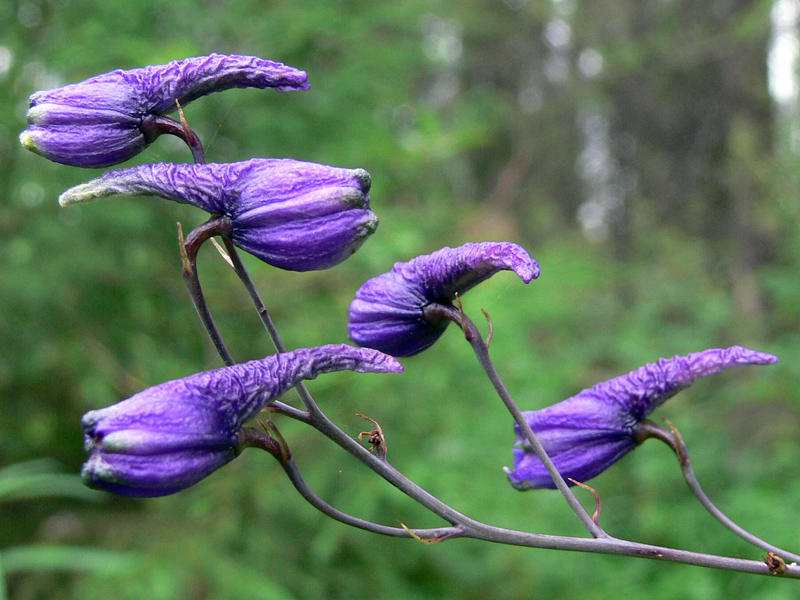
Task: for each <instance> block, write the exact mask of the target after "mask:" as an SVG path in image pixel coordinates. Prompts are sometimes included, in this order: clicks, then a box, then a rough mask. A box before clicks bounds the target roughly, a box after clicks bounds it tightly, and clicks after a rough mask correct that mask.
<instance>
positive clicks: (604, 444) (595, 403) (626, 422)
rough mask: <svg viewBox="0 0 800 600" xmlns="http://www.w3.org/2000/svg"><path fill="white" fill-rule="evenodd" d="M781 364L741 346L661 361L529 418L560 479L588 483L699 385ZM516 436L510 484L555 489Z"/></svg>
mask: <svg viewBox="0 0 800 600" xmlns="http://www.w3.org/2000/svg"><path fill="white" fill-rule="evenodd" d="M776 362H778V359H777V357H775V356H773V355H771V354H767V353H765V352H757V351H754V350H748V349H747V348H742V347H741V346H733V347H731V348H727V349H713V350H706V351H704V352H696V353H694V354H689V355H687V356H675V357H673V358H662V359H660V360H659V361H658V362H655V363H650V364H647V365H644V366H643V367H640V368H638V369H636V370H635V371H631V372H630V373H628V374H627V375H623V376H621V377H616V378H614V379H611V380H609V381H606V382H603V383H600V384H598V385H596V386H594V387H592V388H589V389H587V390H583V391H582V392H580V393H579V394H577V395H576V396H573V397H572V398H568V399H567V400H564V401H562V402H559V403H558V404H554V405H553V406H549V407H547V408H543V409H540V410H536V411H532V412H526V413H524V415H525V419H526V420H527V422H528V424H529V425H530V426H531V429H533V431H534V433H535V434H536V435H537V437H538V438H539V441H540V442H541V443H542V445H543V446H544V449H545V450H546V451H547V454H548V455H549V456H550V458H551V459H552V460H553V463H554V464H555V466H556V468H557V469H558V471H559V472H560V473H561V475H562V476H563V477H564V478H565V479H568V478H572V479H575V480H577V481H581V482H584V481H587V480H589V479H591V478H592V477H595V476H597V475H599V474H600V473H602V472H603V471H605V470H606V469H607V468H608V467H610V466H611V465H613V464H614V463H615V462H617V461H618V460H619V459H620V458H622V457H623V456H624V455H625V454H627V453H628V452H630V451H631V450H633V448H634V447H635V446H636V443H635V441H634V437H633V433H634V432H633V428H634V427H635V426H636V424H637V423H639V421H641V420H642V419H644V418H645V417H646V416H647V415H649V414H650V413H651V412H652V411H653V410H654V409H655V408H657V407H658V406H659V405H661V404H662V403H664V402H665V401H666V400H668V399H669V398H671V397H672V396H674V395H675V394H676V393H678V392H679V391H681V390H684V389H686V388H687V387H689V386H690V385H692V384H693V383H694V382H695V381H696V380H697V379H699V378H701V377H707V376H709V375H715V374H717V373H719V372H721V371H723V370H724V369H727V368H728V367H735V366H740V365H765V364H772V363H776ZM516 432H517V438H516V445H517V446H520V447H518V448H515V449H514V470H510V469H509V470H507V472H508V477H509V481H510V482H511V484H512V485H513V486H514V487H516V488H517V489H522V490H524V489H536V488H555V484H554V483H553V480H552V479H551V478H550V475H549V474H548V473H547V470H546V469H545V467H544V465H543V464H542V462H541V461H540V460H539V458H538V457H537V456H536V455H535V454H534V453H533V451H532V450H530V449H529V448H528V447H527V444H526V443H525V441H524V440H523V437H522V435H521V434H520V431H519V427H517V428H516ZM568 483H569V482H568Z"/></svg>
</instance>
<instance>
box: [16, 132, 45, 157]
mask: <svg viewBox="0 0 800 600" xmlns="http://www.w3.org/2000/svg"><path fill="white" fill-rule="evenodd" d="M19 143H20V144H22V147H23V148H25V149H26V150H30V151H31V152H34V153H36V154H39V153H40V152H39V147H38V146H37V145H36V140H34V139H33V136H32V135H31V132H30V131H27V130H25V131H23V132H22V133H20V134H19Z"/></svg>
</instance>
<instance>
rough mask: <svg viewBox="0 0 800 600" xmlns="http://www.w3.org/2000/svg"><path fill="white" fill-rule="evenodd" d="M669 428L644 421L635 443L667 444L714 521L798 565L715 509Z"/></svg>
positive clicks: (796, 559)
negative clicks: (659, 442)
mask: <svg viewBox="0 0 800 600" xmlns="http://www.w3.org/2000/svg"><path fill="white" fill-rule="evenodd" d="M670 427H671V431H669V430H667V429H665V428H664V427H662V426H661V425H659V424H658V423H655V422H653V421H651V420H649V419H644V420H643V421H641V422H640V423H639V424H638V425H637V426H636V428H635V432H636V441H637V443H641V442H643V441H644V440H645V439H647V438H650V437H652V438H655V439H658V440H660V441H662V442H664V443H665V444H667V445H668V446H669V447H670V448H672V450H673V451H674V452H675V455H676V456H677V457H678V462H679V463H680V465H681V472H682V473H683V478H684V480H685V481H686V485H687V486H689V489H690V490H691V491H692V493H693V494H694V495H695V497H697V499H698V500H699V501H700V504H702V505H703V506H704V507H705V509H706V510H707V511H708V512H710V513H711V514H712V515H713V516H714V518H715V519H717V520H718V521H719V522H720V523H722V524H723V525H724V526H725V527H727V528H728V529H730V530H731V531H732V532H733V533H735V534H736V535H738V536H739V537H740V538H742V539H743V540H745V541H746V542H748V543H750V544H753V545H754V546H756V547H758V548H761V549H762V550H767V551H768V552H774V553H775V554H778V555H779V556H780V557H781V558H783V559H788V560H791V561H794V562H797V563H800V556H799V555H797V554H794V553H792V552H788V551H786V550H783V549H782V548H778V547H777V546H773V545H772V544H770V543H768V542H765V541H764V540H762V539H761V538H759V537H756V536H755V535H753V534H752V533H750V532H749V531H747V530H746V529H743V528H742V527H740V526H739V525H737V524H736V523H734V522H733V521H732V520H731V519H730V518H728V516H727V515H725V513H723V512H722V511H721V510H720V509H719V508H717V507H716V505H715V504H714V503H713V502H711V499H710V498H709V497H708V496H707V495H706V493H705V492H704V491H703V488H701V487H700V483H699V482H698V481H697V476H696V475H695V473H694V469H693V468H692V463H691V461H690V460H689V451H688V449H687V448H686V444H685V443H684V441H683V437H682V436H681V434H680V432H678V430H677V429H676V428H675V427H674V426H673V425H672V424H671V423H670Z"/></svg>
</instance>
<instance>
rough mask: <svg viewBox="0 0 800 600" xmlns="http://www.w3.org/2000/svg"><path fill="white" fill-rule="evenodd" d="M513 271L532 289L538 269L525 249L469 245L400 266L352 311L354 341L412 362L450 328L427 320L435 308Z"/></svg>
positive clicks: (364, 292) (367, 290) (361, 293)
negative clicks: (428, 309) (530, 285)
mask: <svg viewBox="0 0 800 600" xmlns="http://www.w3.org/2000/svg"><path fill="white" fill-rule="evenodd" d="M504 270H505V271H514V272H515V273H516V274H517V275H519V276H520V278H521V279H522V281H524V282H525V283H529V282H530V281H531V280H532V279H536V278H537V277H538V276H539V265H538V264H537V263H536V261H535V260H533V259H532V258H531V257H530V256H529V255H528V253H527V252H526V251H525V249H524V248H522V247H520V246H518V245H516V244H511V243H508V242H482V243H477V244H474V243H473V244H464V245H463V246H460V247H458V248H442V249H441V250H438V251H436V252H434V253H433V254H430V255H426V256H418V257H417V258H414V259H412V260H410V261H409V262H407V263H396V264H395V265H394V268H393V269H392V270H391V271H389V272H388V273H384V274H383V275H379V276H378V277H374V278H373V279H370V280H369V281H367V282H366V283H365V284H364V285H362V286H361V288H360V289H359V290H358V292H356V297H355V300H353V302H352V304H351V305H350V313H349V315H350V317H349V321H350V322H349V324H348V327H349V330H350V338H351V339H352V340H353V341H354V342H355V343H357V344H359V345H360V346H367V347H369V348H375V349H376V350H380V351H381V352H386V353H387V354H391V355H392V356H411V355H412V354H417V353H418V352H422V351H423V350H425V349H426V348H428V347H429V346H431V345H432V344H433V343H434V342H435V341H436V340H437V339H439V336H441V335H442V333H444V330H445V329H446V328H447V325H448V324H449V322H450V321H449V320H446V319H443V318H430V317H429V316H426V314H425V309H426V308H428V307H429V306H431V305H436V304H439V305H445V306H452V302H453V300H455V297H456V294H459V295H461V294H464V293H465V292H466V291H468V290H470V289H472V288H473V287H475V286H476V285H478V284H479V283H481V282H482V281H484V280H486V279H488V278H489V277H491V276H492V275H494V274H495V273H497V272H498V271H504Z"/></svg>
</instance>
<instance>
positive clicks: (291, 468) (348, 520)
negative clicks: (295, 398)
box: [280, 458, 463, 541]
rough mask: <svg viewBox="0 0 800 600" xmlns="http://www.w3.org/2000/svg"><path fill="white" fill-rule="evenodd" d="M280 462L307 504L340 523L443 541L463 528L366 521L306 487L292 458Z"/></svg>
mask: <svg viewBox="0 0 800 600" xmlns="http://www.w3.org/2000/svg"><path fill="white" fill-rule="evenodd" d="M280 463H281V467H283V470H284V472H285V473H286V475H287V476H288V477H289V481H291V482H292V485H294V488H295V489H296V490H297V491H298V492H299V493H300V495H301V496H302V497H303V498H305V499H306V500H307V501H308V503H309V504H311V506H313V507H314V508H316V509H317V510H319V511H320V512H321V513H323V514H324V515H326V516H328V517H330V518H332V519H334V520H336V521H339V522H340V523H344V524H345V525H350V526H352V527H356V528H357V529H363V530H364V531H371V532H372V533H377V534H379V535H388V536H392V537H412V535H411V534H412V533H413V534H414V535H415V536H417V537H418V538H421V539H423V540H435V541H443V540H444V539H448V538H452V537H458V536H459V535H461V534H462V533H463V530H462V529H461V528H459V527H439V528H434V529H410V530H407V529H404V528H402V527H388V526H387V525H381V524H379V523H374V522H372V521H367V520H365V519H361V518H359V517H355V516H353V515H349V514H347V513H345V512H342V511H341V510H339V509H337V508H334V507H333V506H331V505H330V504H328V503H327V502H325V501H324V500H323V499H322V498H320V497H319V496H318V495H317V494H316V493H314V491H313V490H312V489H311V488H310V487H308V484H307V483H306V482H305V480H304V479H303V476H302V475H301V474H300V469H298V467H297V464H296V463H295V462H294V459H292V458H290V459H289V460H284V461H280Z"/></svg>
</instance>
